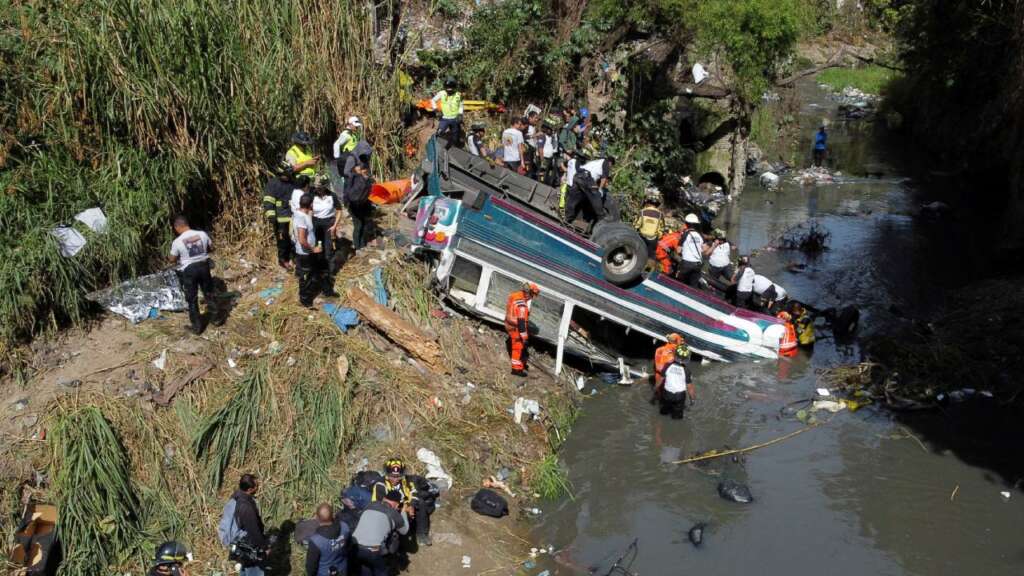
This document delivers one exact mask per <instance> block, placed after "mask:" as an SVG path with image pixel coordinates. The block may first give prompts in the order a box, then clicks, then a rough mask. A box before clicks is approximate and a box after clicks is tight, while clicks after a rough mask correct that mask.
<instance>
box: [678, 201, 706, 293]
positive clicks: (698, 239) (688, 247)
mask: <svg viewBox="0 0 1024 576" xmlns="http://www.w3.org/2000/svg"><path fill="white" fill-rule="evenodd" d="M683 221H684V222H685V223H686V224H685V226H684V228H683V235H682V237H681V238H680V240H679V270H678V275H679V279H680V280H682V282H683V284H686V285H687V286H689V287H691V288H700V273H701V269H702V268H703V266H704V236H702V235H701V233H700V231H698V230H697V226H699V225H700V218H697V215H696V214H693V213H690V214H687V215H686V218H685V219H684V220H683Z"/></svg>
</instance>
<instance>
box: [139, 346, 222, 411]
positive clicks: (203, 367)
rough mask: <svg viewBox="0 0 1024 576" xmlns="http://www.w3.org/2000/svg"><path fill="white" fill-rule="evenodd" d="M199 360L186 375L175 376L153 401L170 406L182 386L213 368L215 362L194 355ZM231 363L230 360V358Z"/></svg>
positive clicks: (159, 404)
mask: <svg viewBox="0 0 1024 576" xmlns="http://www.w3.org/2000/svg"><path fill="white" fill-rule="evenodd" d="M194 358H196V359H198V360H199V362H198V363H197V364H196V365H195V366H194V367H193V368H192V369H191V370H189V371H188V373H186V374H185V375H184V376H180V377H178V378H175V379H174V380H172V381H171V382H170V383H168V384H167V385H166V386H164V389H163V390H162V391H161V392H160V394H158V395H157V396H154V397H153V403H154V404H156V405H158V406H170V405H171V400H173V399H174V395H175V394H177V393H178V392H179V391H181V389H182V388H184V387H185V386H188V385H189V384H191V383H192V382H193V381H195V380H197V379H199V378H202V377H203V376H205V375H206V373H207V372H209V371H210V370H212V369H213V363H212V362H210V361H209V360H206V359H205V358H199V357H194ZM229 363H230V360H229Z"/></svg>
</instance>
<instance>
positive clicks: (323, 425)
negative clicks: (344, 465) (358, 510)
mask: <svg viewBox="0 0 1024 576" xmlns="http://www.w3.org/2000/svg"><path fill="white" fill-rule="evenodd" d="M323 373H326V374H330V373H331V371H330V370H329V369H325V370H324V371H323V372H321V374H323ZM314 382H316V379H314V378H307V379H304V380H301V381H299V382H298V383H297V384H296V385H295V386H293V388H292V393H291V397H292V410H293V411H294V420H295V425H294V433H293V434H292V436H291V444H292V446H291V455H290V466H291V470H292V471H293V472H294V475H295V479H296V486H295V490H294V492H295V494H296V496H297V498H298V499H300V500H305V501H308V502H315V501H317V500H324V499H328V498H331V497H333V496H335V495H336V494H337V493H338V491H339V490H340V488H341V482H340V481H341V478H339V477H337V475H332V474H331V471H332V469H333V468H334V467H335V465H336V464H337V463H338V458H339V457H340V456H341V451H342V446H343V445H344V443H345V438H346V437H345V432H346V430H345V414H344V409H345V399H346V398H347V397H348V390H347V388H346V387H345V385H344V384H343V383H339V382H338V381H337V378H333V377H328V378H327V379H326V381H324V382H323V383H322V384H320V385H319V386H318V385H316V384H314Z"/></svg>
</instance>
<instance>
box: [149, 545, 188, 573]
mask: <svg viewBox="0 0 1024 576" xmlns="http://www.w3.org/2000/svg"><path fill="white" fill-rule="evenodd" d="M190 561H192V553H191V552H189V551H188V548H185V545H184V544H181V543H180V542H174V541H173V540H172V541H170V542H164V543H163V544H161V545H160V547H159V548H157V549H156V556H155V558H154V559H153V567H152V568H150V569H149V572H148V574H147V576H188V575H187V574H186V573H185V562H190Z"/></svg>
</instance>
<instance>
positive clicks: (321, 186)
mask: <svg viewBox="0 0 1024 576" xmlns="http://www.w3.org/2000/svg"><path fill="white" fill-rule="evenodd" d="M330 186H331V181H330V178H329V177H328V176H327V175H326V174H321V175H319V176H317V181H316V184H314V185H313V214H312V215H313V228H314V229H315V232H316V237H317V239H319V241H320V242H321V243H322V246H323V259H324V273H323V275H322V279H323V289H322V293H323V295H324V296H326V297H327V298H337V297H338V293H337V292H335V291H334V276H335V274H337V273H338V265H337V258H336V257H335V248H334V242H335V239H336V238H337V237H338V234H337V233H338V230H339V226H340V225H341V213H342V212H341V200H340V199H339V198H338V195H337V194H335V193H334V191H332V190H331V188H330Z"/></svg>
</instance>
